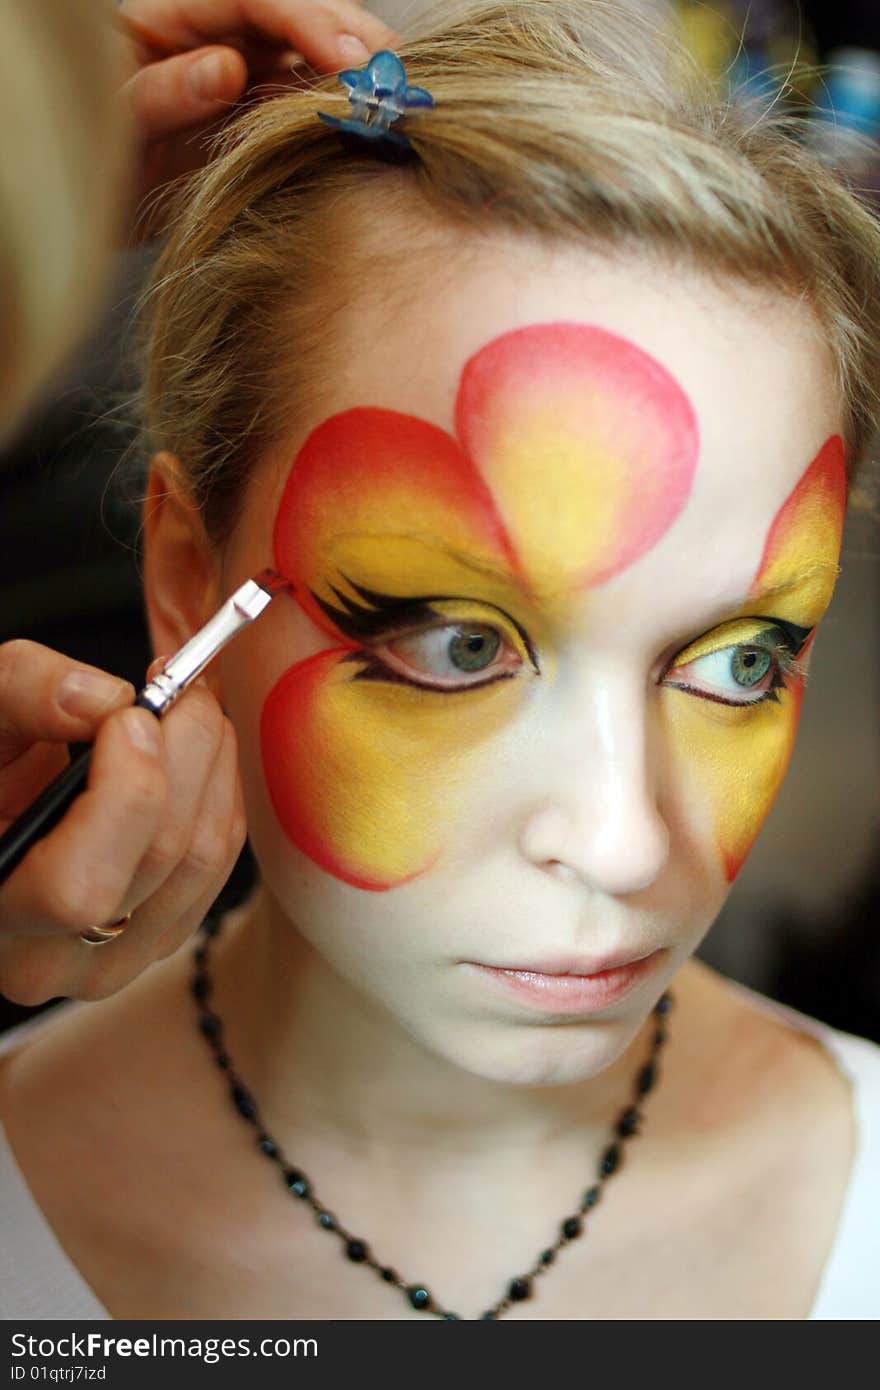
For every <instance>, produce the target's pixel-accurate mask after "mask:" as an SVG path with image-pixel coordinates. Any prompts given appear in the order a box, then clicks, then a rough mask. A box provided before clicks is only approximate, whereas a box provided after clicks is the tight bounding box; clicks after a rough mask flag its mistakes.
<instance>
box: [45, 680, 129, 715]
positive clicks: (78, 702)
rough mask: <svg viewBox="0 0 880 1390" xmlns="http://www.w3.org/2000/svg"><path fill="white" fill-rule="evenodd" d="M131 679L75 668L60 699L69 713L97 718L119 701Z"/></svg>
mask: <svg viewBox="0 0 880 1390" xmlns="http://www.w3.org/2000/svg"><path fill="white" fill-rule="evenodd" d="M130 690H131V686H130V685H129V684H128V681H121V680H117V679H116V677H115V676H102V675H99V674H98V673H97V672H96V671H71V672H70V673H69V675H66V676H65V677H64V680H63V681H62V682H61V684H60V685H59V687H58V691H57V694H56V696H55V698H56V700H57V701H58V704H59V706H60V708H61V709H63V710H64V713H65V714H69V715H72V716H73V718H74V719H96V718H97V717H98V716H99V715H101V714H104V712H105V711H106V710H108V709H111V708H112V707H113V706H114V705H116V704H118V703H119V701H120V699H121V697H122V694H123V692H125V691H130Z"/></svg>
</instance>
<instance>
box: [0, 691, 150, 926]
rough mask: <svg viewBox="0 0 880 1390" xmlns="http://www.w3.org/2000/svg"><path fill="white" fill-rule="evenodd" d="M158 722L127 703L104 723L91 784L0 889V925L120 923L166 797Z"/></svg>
mask: <svg viewBox="0 0 880 1390" xmlns="http://www.w3.org/2000/svg"><path fill="white" fill-rule="evenodd" d="M167 786H168V784H167V778H166V773H165V766H164V750H163V746H162V737H161V731H160V728H159V724H158V721H157V720H156V719H155V717H154V716H153V715H152V714H149V713H148V712H147V711H146V710H140V709H127V710H122V711H120V712H119V713H117V714H113V715H111V716H110V718H109V719H107V720H106V721H105V723H104V724H103V725H102V727H101V729H100V732H99V734H98V737H97V739H96V741H95V746H94V751H93V753H92V761H91V767H90V769H89V780H88V785H87V787H86V789H85V791H83V792H82V793H81V794H80V795H79V796H78V797H77V799H76V800H75V801H74V803H73V805H72V806H71V807H70V809H69V811H68V812H67V814H66V815H65V816H64V818H63V819H62V820H61V822H60V824H59V825H57V826H56V827H55V829H54V830H52V831H51V833H50V834H49V835H47V836H46V837H45V838H44V839H42V840H39V841H38V842H37V844H35V845H34V846H33V848H32V849H30V850H29V852H28V853H27V854H26V855H25V858H24V860H23V861H22V863H21V864H20V865H19V866H18V868H17V869H16V870H15V872H14V873H13V874H12V875H11V876H10V878H9V879H8V880H7V882H6V884H5V885H4V887H3V890H2V893H0V930H3V929H8V930H13V929H14V930H15V931H16V932H21V933H24V932H32V933H36V934H41V933H53V932H57V933H64V932H67V933H78V932H80V931H85V930H86V929H87V928H88V927H90V926H94V925H96V924H98V925H100V924H101V923H103V922H112V921H115V920H116V919H117V918H118V917H120V916H121V915H122V912H123V911H124V910H125V909H122V910H120V904H121V903H122V902H123V901H124V898H125V895H126V893H127V892H128V889H129V887H130V884H131V881H132V879H133V878H134V875H135V873H136V871H137V868H138V865H139V864H140V862H141V860H142V858H143V856H144V854H145V853H146V851H147V849H148V847H149V846H150V844H151V843H152V841H153V839H154V837H155V835H156V832H157V829H158V826H159V823H160V820H161V817H162V815H163V812H164V809H165V802H166V798H167Z"/></svg>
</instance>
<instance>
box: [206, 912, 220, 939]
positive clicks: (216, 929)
mask: <svg viewBox="0 0 880 1390" xmlns="http://www.w3.org/2000/svg"><path fill="white" fill-rule="evenodd" d="M202 931H203V932H204V933H205V936H219V935H220V918H219V917H206V918H205V920H204V922H203V923H202Z"/></svg>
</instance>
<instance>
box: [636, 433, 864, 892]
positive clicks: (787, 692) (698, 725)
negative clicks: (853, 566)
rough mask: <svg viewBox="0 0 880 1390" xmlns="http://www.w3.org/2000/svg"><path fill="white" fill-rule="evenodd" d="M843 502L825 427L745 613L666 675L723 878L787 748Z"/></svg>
mask: <svg viewBox="0 0 880 1390" xmlns="http://www.w3.org/2000/svg"><path fill="white" fill-rule="evenodd" d="M845 508H846V471H845V456H844V446H843V441H842V440H841V438H840V437H839V435H833V436H832V437H831V438H830V439H828V440H827V441H826V442H825V444H824V445H823V446H822V448H821V449H820V451H819V453H818V454H817V455H816V457H815V458H814V459H813V461H812V463H811V464H810V466H809V467H808V468H807V470H806V471H805V473H804V474H803V476H802V477H801V479H800V481H799V482H798V483H797V484H796V486H795V487H794V489H793V490H792V492H791V494H790V495H789V496H788V497H787V498H786V500H785V502H784V503H783V505H782V506H781V507H780V509H779V511H778V513H777V514H776V516H775V518H774V520H773V523H772V525H771V527H770V530H769V532H768V534H767V539H766V542H765V545H764V553H763V556H762V559H761V563H760V566H759V568H758V571H757V573H756V575H755V577H754V580H753V582H752V585H751V589H750V592H749V596H748V598H747V599H746V603H745V604H744V606H743V610H742V616H740V617H737V618H734V619H733V620H732V621H731V622H728V623H724V624H722V626H721V627H719V628H716V629H715V630H714V631H713V632H710V633H708V634H706V635H705V636H704V637H701V638H699V639H698V640H697V641H696V642H693V643H691V645H690V646H689V647H688V648H687V649H686V650H685V651H683V652H680V653H679V654H678V656H676V658H675V660H674V661H673V664H672V667H671V669H670V671H669V672H667V677H666V683H665V688H664V692H663V698H664V704H665V709H666V714H667V718H668V726H669V729H670V730H671V733H672V737H673V739H674V741H675V744H676V745H677V748H678V752H679V755H680V756H681V757H682V758H683V759H690V760H691V761H692V765H693V768H694V772H695V775H696V781H697V788H698V792H699V794H700V797H701V800H702V801H703V802H705V803H707V804H708V805H709V807H710V808H711V814H712V816H713V818H714V822H715V827H716V834H717V837H718V848H719V854H720V857H721V862H722V865H723V868H724V874H725V877H726V879H727V880H728V882H732V881H733V879H734V878H735V877H736V875H737V873H738V872H739V870H740V868H741V867H742V864H743V861H744V860H745V858H746V856H747V854H748V852H749V850H750V848H751V846H752V844H753V843H754V840H755V838H756V836H757V834H758V831H759V830H760V828H761V825H762V824H763V822H764V820H765V818H766V816H767V814H768V812H769V810H770V807H771V806H772V804H773V801H774V800H775V798H776V794H777V792H778V791H779V787H780V785H781V783H782V779H783V777H784V775H785V770H786V768H787V766H788V762H789V759H790V757H791V753H792V749H793V748H794V740H795V734H796V732H797V726H798V721H799V718H800V712H801V704H802V701H803V694H804V676H803V672H802V670H801V663H802V662H803V661H804V659H805V657H806V656H807V654H808V653H809V650H810V647H811V646H812V642H813V637H814V629H815V626H816V624H817V623H818V622H819V619H820V618H821V617H822V614H823V613H824V612H825V609H826V608H827V607H828V604H829V603H830V601H831V596H832V593H833V591H834V584H835V581H836V578H837V573H838V564H837V562H838V557H839V554H840V540H841V533H842V530H843V517H844V511H845ZM695 694H699V695H701V696H702V698H700V699H695V698H694V695H695Z"/></svg>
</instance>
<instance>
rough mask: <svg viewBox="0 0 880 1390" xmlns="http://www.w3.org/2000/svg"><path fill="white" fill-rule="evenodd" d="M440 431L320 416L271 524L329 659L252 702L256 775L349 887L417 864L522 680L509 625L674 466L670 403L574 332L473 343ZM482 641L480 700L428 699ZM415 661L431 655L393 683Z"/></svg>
mask: <svg viewBox="0 0 880 1390" xmlns="http://www.w3.org/2000/svg"><path fill="white" fill-rule="evenodd" d="M455 422H456V434H457V438H452V437H451V436H450V435H448V434H447V433H445V431H443V430H441V429H439V428H438V427H437V426H435V425H432V424H430V423H428V422H426V421H423V420H419V419H416V418H414V417H412V416H407V415H402V414H398V413H396V412H394V411H389V410H379V409H372V408H366V407H362V408H357V409H352V410H348V411H345V412H343V413H342V414H339V415H334V416H332V417H330V418H329V419H328V420H325V421H324V422H323V423H322V424H321V425H319V426H318V427H317V428H316V429H315V430H314V431H313V432H312V433H311V434H310V435H309V437H308V439H307V440H306V441H305V443H304V445H303V447H302V449H301V450H300V452H299V454H298V455H297V458H296V460H295V461H294V464H293V467H292V469H291V473H290V476H289V478H288V482H287V486H286V489H285V492H284V495H283V497H282V500H281V504H280V506H279V510H278V515H277V518H276V527H275V566H276V568H277V569H278V570H279V571H280V572H281V573H282V574H284V575H285V577H287V578H288V579H290V580H291V581H292V582H293V584H294V585H295V592H296V599H297V602H299V603H300V604H301V606H302V607H303V609H304V611H305V612H306V613H307V614H308V615H309V616H310V617H311V618H312V619H313V620H314V621H315V622H316V623H318V624H319V626H321V627H322V628H323V630H324V631H325V632H327V633H328V634H329V635H330V636H331V637H332V638H333V639H334V643H335V645H334V647H333V649H332V650H331V651H326V652H322V653H320V654H319V655H318V656H316V657H313V658H311V659H309V660H308V661H305V662H300V663H298V664H297V665H296V666H293V667H291V669H290V670H289V671H287V672H286V673H285V675H284V676H283V677H282V679H281V680H280V681H279V682H278V684H277V685H276V687H275V688H274V690H273V691H272V692H271V693H270V695H269V698H268V700H267V701H266V705H265V707H264V711H263V719H262V726H261V738H262V753H263V766H264V770H265V773H266V778H267V783H268V786H269V791H270V794H271V797H272V800H273V804H274V806H275V810H276V812H277V814H278V817H279V820H280V822H281V824H282V826H283V827H284V829H285V831H286V833H287V834H288V836H289V837H290V839H291V840H292V841H293V842H294V844H296V845H297V846H298V847H299V848H300V849H301V850H303V851H304V852H305V853H306V854H308V855H310V856H311V858H312V859H314V860H315V861H316V862H317V863H318V864H320V865H321V866H322V867H323V868H325V869H327V870H328V871H329V872H331V873H333V874H335V875H336V876H337V877H339V878H342V879H344V880H345V881H346V882H349V883H351V884H353V885H355V886H357V887H360V888H368V889H382V888H389V887H392V886H394V885H395V884H398V883H402V882H404V881H405V880H406V879H408V878H412V877H413V876H414V875H416V874H419V873H422V872H424V871H425V869H427V868H428V867H430V865H431V864H432V863H433V862H434V861H435V860H436V858H437V856H438V854H439V853H440V852H441V850H442V847H443V844H444V841H445V838H446V834H447V827H448V826H450V825H451V824H452V823H453V821H454V819H455V816H456V813H457V808H458V806H459V805H460V802H461V793H462V788H463V787H464V786H465V785H466V784H467V783H468V782H470V781H471V780H472V779H473V778H474V777H475V776H479V775H480V759H481V758H485V757H488V755H489V752H490V748H491V742H492V739H493V737H494V736H495V735H496V734H497V733H498V732H499V731H500V730H501V729H502V728H503V727H505V725H507V724H508V723H509V722H510V721H511V720H512V719H513V718H514V717H515V715H516V713H517V710H518V709H519V708H520V706H521V703H522V701H523V700H525V699H526V698H527V697H528V692H529V689H530V684H531V681H532V680H534V679H535V678H536V677H537V668H536V665H535V663H534V661H533V660H532V655H531V652H530V649H529V642H528V640H527V639H526V637H525V631H526V628H525V623H526V619H528V624H529V629H530V630H531V631H532V632H534V631H535V628H536V625H537V624H539V623H540V621H541V619H539V618H538V617H537V615H538V613H539V612H541V610H543V611H544V614H545V618H544V621H550V620H551V617H552V613H553V611H554V609H557V610H558V608H559V607H560V606H566V605H568V604H570V603H571V600H572V597H573V596H574V595H576V594H577V593H578V592H579V591H582V590H583V589H584V588H586V587H588V586H595V585H598V584H601V583H603V582H604V581H605V580H606V579H608V578H610V577H611V576H612V575H613V574H615V573H618V572H619V571H620V570H622V569H624V568H626V567H627V566H628V565H631V564H632V563H634V561H635V560H636V559H638V558H639V556H641V555H643V554H644V553H645V552H646V551H647V550H649V549H650V548H651V547H652V546H654V545H655V544H656V543H657V541H658V540H659V539H660V538H661V537H662V536H663V535H664V534H665V532H666V531H667V530H668V528H669V526H670V525H671V524H672V522H673V520H674V519H675V518H676V516H678V514H679V512H680V511H681V509H682V508H683V507H684V505H685V503H686V501H687V498H688V495H689V492H690V488H691V483H692V479H693V474H694V470H695V467H696V459H697V453H698V441H697V428H696V421H695V417H694V412H693V410H692V408H691V406H690V403H689V401H688V399H687V397H686V396H685V395H684V393H683V392H682V390H681V388H680V387H679V386H678V385H677V383H676V382H675V381H674V379H673V378H672V377H671V376H670V375H669V373H668V372H667V371H666V370H665V368H663V367H662V366H661V364H660V363H658V362H657V361H656V360H655V359H653V358H651V357H649V356H648V355H647V354H646V353H644V352H643V351H642V350H641V349H639V348H638V347H636V346H635V345H634V344H633V343H630V342H628V341H626V340H625V339H623V338H620V337H618V336H617V335H615V334H612V333H608V332H606V331H605V330H603V329H598V328H593V327H590V326H588V325H581V324H566V323H555V324H552V323H551V324H539V325H533V326H531V327H528V328H523V329H518V330H516V331H514V332H511V333H508V334H505V335H503V336H502V337H500V338H497V339H495V340H494V341H493V342H491V343H489V344H488V345H487V346H486V347H485V348H483V349H481V351H480V352H478V353H477V354H476V355H475V356H474V357H473V358H471V359H470V361H469V362H468V363H467V364H466V365H465V368H464V371H463V372H462V376H461V381H460V383H459V391H458V397H457V403H456V410H455ZM444 624H445V627H444ZM493 631H494V633H495V634H496V635H497V637H498V638H499V640H500V647H499V650H500V651H501V652H502V653H503V655H502V656H501V657H500V658H498V659H496V658H494V657H493V659H492V660H491V661H490V662H488V664H487V665H486V666H485V668H484V669H483V671H482V672H481V671H480V670H478V671H477V682H483V683H471V676H470V674H468V675H467V677H465V676H464V675H463V674H459V675H453V677H452V679H453V680H454V681H456V682H463V681H464V680H465V679H467V681H468V685H467V688H455V689H453V688H452V687H451V685H446V686H445V687H444V688H442V689H441V688H437V682H438V679H439V678H438V676H437V675H436V673H433V674H432V670H433V668H434V667H436V665H437V664H438V662H439V664H440V665H441V666H442V665H445V666H447V667H448V666H449V663H450V654H451V653H455V652H459V653H461V654H463V658H464V659H465V660H466V661H469V660H470V659H471V658H472V657H473V656H476V658H477V661H478V663H479V660H480V659H481V655H480V653H481V648H480V642H481V641H483V640H485V641H488V642H489V646H491V645H492V643H493V642H494V638H491V634H492V632H493ZM438 632H439V633H440V634H441V636H442V634H443V633H445V634H446V635H447V637H448V641H447V643H446V648H445V649H444V648H443V644H442V642H439V645H438V640H439V639H437V634H438ZM407 634H408V635H407ZM417 634H421V635H420V636H417ZM432 634H434V635H433V636H432ZM481 634H482V636H481ZM395 635H397V637H399V638H400V642H399V643H398V645H397V648H396V649H395ZM538 635H540V633H539V634H538ZM490 638H491V641H490V640H489V639H490ZM414 643H416V645H413V644H414ZM420 644H427V645H420ZM431 644H433V645H431ZM471 649H473V650H471ZM395 650H396V652H397V656H396V657H395ZM486 650H488V648H486ZM420 651H422V652H424V653H425V654H430V653H433V655H431V656H430V659H429V660H428V659H425V660H423V661H422V664H421V666H419V664H418V660H416V665H413V658H414V657H415V658H418V656H419V652H420ZM404 658H406V659H404ZM499 663H500V664H499ZM407 671H408V672H409V674H407ZM541 674H542V675H545V674H549V673H548V672H544V671H542V673H541ZM432 685H433V687H434V688H426V686H432Z"/></svg>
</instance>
